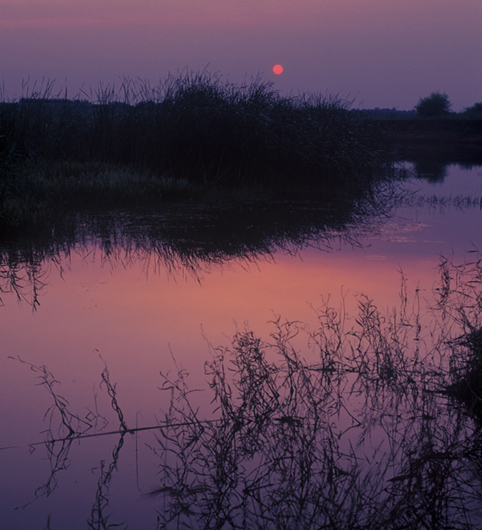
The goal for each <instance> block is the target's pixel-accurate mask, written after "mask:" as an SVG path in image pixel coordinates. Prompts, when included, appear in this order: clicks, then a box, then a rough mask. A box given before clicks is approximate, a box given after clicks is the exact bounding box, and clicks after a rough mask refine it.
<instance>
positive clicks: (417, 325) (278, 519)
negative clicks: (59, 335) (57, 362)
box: [34, 257, 482, 530]
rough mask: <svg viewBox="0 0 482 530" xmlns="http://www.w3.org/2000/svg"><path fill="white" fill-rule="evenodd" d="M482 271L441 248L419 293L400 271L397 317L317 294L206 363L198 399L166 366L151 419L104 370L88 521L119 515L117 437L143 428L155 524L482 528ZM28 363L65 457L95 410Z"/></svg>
mask: <svg viewBox="0 0 482 530" xmlns="http://www.w3.org/2000/svg"><path fill="white" fill-rule="evenodd" d="M481 278H482V258H480V257H476V258H475V259H473V260H471V261H466V262H464V263H459V264H457V263H454V262H452V261H450V260H447V259H443V260H441V263H440V269H439V281H438V283H437V284H436V285H435V286H434V291H433V297H432V299H431V300H429V301H428V302H427V303H426V304H424V303H423V299H422V298H421V296H420V293H419V292H418V291H416V292H415V293H414V295H413V297H411V296H409V294H408V289H407V285H406V281H405V279H404V278H403V277H402V283H401V289H400V304H399V306H398V307H397V309H396V310H395V311H393V312H391V313H386V312H383V311H381V310H380V309H379V308H378V307H377V306H376V305H375V304H374V303H373V301H371V300H370V299H369V298H368V297H366V296H360V297H359V310H358V314H357V315H356V316H355V317H354V318H353V319H349V318H348V316H347V315H346V314H345V313H344V311H343V308H342V307H341V308H336V307H332V306H330V305H328V304H326V305H324V306H322V307H321V308H320V309H319V311H318V324H319V326H318V327H317V329H314V330H313V329H311V330H310V329H308V328H307V327H305V326H304V325H303V324H302V323H299V322H287V321H283V320H281V319H278V320H276V321H274V322H273V323H272V332H271V334H270V336H269V337H266V338H264V339H263V338H261V337H258V336H256V335H255V334H254V333H253V332H252V331H251V330H249V329H245V330H243V331H239V332H238V333H236V335H235V336H234V337H233V340H232V343H231V345H230V346H228V347H216V346H212V350H211V355H210V359H208V360H207V361H206V363H205V375H206V378H207V382H208V387H207V388H206V389H204V390H202V391H203V392H208V393H209V394H210V396H211V397H212V402H211V406H210V407H208V408H199V406H198V403H199V398H198V394H199V392H200V391H201V390H196V389H195V388H192V387H191V386H190V384H189V377H188V374H187V372H186V371H185V370H184V369H182V368H176V370H174V371H173V372H171V373H168V372H165V371H164V372H162V373H161V390H162V391H163V392H165V393H167V395H168V397H169V399H168V406H167V407H166V408H165V409H164V410H162V411H160V412H161V415H162V417H163V420H162V421H159V422H158V424H157V425H152V426H147V425H146V426H136V427H135V428H132V427H128V426H127V424H126V422H125V420H124V417H123V414H122V407H121V404H120V403H121V401H122V396H119V395H118V394H117V392H116V388H115V384H113V383H111V381H110V377H109V371H108V369H107V367H106V366H105V367H104V370H103V372H102V376H101V377H102V381H103V384H104V389H105V394H106V396H108V397H109V398H110V399H111V403H112V411H113V412H114V416H117V419H118V429H117V430H114V431H110V432H105V434H106V435H107V434H108V435H113V434H114V435H116V440H117V442H116V443H115V444H114V449H113V453H112V459H111V462H110V464H108V465H107V464H105V462H103V461H102V462H101V464H100V470H101V476H100V478H99V482H98V488H97V492H96V494H95V499H96V500H95V503H94V507H93V509H92V518H91V520H90V523H89V525H90V527H92V528H98V527H106V528H108V527H109V524H112V525H114V522H113V521H114V516H115V514H113V513H111V512H110V511H109V500H110V495H111V493H110V490H109V486H110V484H111V482H112V481H114V480H115V477H116V473H115V472H116V470H117V466H118V465H120V463H119V454H120V452H121V450H122V447H123V443H124V440H125V437H126V436H131V435H134V434H135V433H136V432H139V431H141V430H145V431H148V432H151V433H152V437H151V440H150V442H149V443H148V444H147V445H146V446H145V447H144V448H143V449H142V450H143V451H148V452H151V453H152V454H154V456H155V458H156V459H157V462H158V466H157V469H156V476H157V479H156V480H157V481H158V486H157V487H155V488H152V489H151V491H149V492H146V495H148V496H149V497H151V498H153V499H155V500H156V504H155V513H156V515H153V518H152V521H153V523H152V528H173V527H176V528H177V527H182V526H189V527H193V528H205V529H207V528H225V527H226V528H246V527H257V528H266V529H271V528H273V529H274V528H293V527H296V528H307V529H308V528H313V527H328V528H347V527H351V528H361V529H367V530H368V529H373V528H375V529H377V528H379V529H382V528H393V529H399V528H405V527H419V528H469V527H475V526H477V524H478V523H480V519H479V515H478V514H479V512H480V507H481V506H482V496H481V493H480V492H481V487H480V486H481V477H482V475H481V470H482V461H481V456H480V455H481V444H482V438H481V429H480V427H481V425H480V418H479V416H478V409H477V408H475V406H472V405H476V404H477V403H478V402H479V401H480V395H481V385H480V380H479V378H478V376H477V374H480V366H481V351H480V340H479V336H480V333H481V331H480V329H481V323H482V304H481V296H480V287H481ZM300 337H302V338H303V342H304V344H305V346H304V347H303V348H300V346H299V344H300V343H299V338H300ZM308 352H312V353H313V352H314V353H315V354H316V358H317V359H316V360H315V361H314V362H313V361H312V360H310V356H309V355H308ZM311 359H312V358H311ZM34 368H35V367H34ZM36 371H37V372H38V373H39V374H40V377H41V379H42V381H43V385H44V387H45V388H46V389H47V390H48V392H49V394H50V395H51V397H52V398H53V403H54V411H55V415H52V416H50V418H49V429H48V432H47V439H46V442H45V445H46V447H48V448H51V449H49V452H50V454H51V455H54V454H56V455H58V454H60V453H62V451H63V450H64V448H65V447H69V448H71V445H70V442H72V441H74V440H76V441H81V440H82V439H85V438H86V437H87V436H91V435H90V434H89V433H87V432H86V431H85V429H84V425H86V424H87V423H88V421H87V420H84V419H83V418H82V417H81V416H79V415H77V414H73V413H67V410H66V407H65V406H64V402H63V400H62V399H61V398H60V396H59V395H58V394H57V393H56V392H55V391H53V392H52V386H51V385H50V384H49V381H51V377H50V375H49V372H48V371H46V370H45V369H41V370H38V369H37V370H36ZM467 389H470V392H471V393H472V397H473V400H472V405H470V404H468V403H467V400H466V396H467ZM72 419H74V420H75V421H74V422H72ZM79 420H80V421H79ZM90 421H91V420H90ZM74 424H75V425H74ZM57 431H58V432H62V431H63V432H64V436H60V437H59V438H58V439H53V436H52V432H57ZM102 433H103V431H102V429H101V430H100V431H99V432H98V433H96V434H95V435H97V436H102ZM93 435H94V434H92V436H93ZM54 447H57V449H58V447H61V451H60V453H58V452H57V453H56V452H54V451H53V448H54ZM72 449H73V447H72ZM57 461H59V460H58V458H57V457H56V459H54V462H57ZM60 461H62V459H60ZM57 468H58V469H57ZM53 469H54V470H55V469H56V470H57V471H59V472H60V471H62V470H63V469H64V466H63V465H60V466H54V468H53ZM49 483H50V482H47V485H49ZM44 490H45V487H44ZM111 517H112V519H111ZM110 520H111V521H112V522H111V523H110V522H109V521H110ZM116 524H119V523H116ZM126 524H127V522H126ZM96 525H97V526H96ZM99 525H100V526H99ZM102 525H104V526H102Z"/></svg>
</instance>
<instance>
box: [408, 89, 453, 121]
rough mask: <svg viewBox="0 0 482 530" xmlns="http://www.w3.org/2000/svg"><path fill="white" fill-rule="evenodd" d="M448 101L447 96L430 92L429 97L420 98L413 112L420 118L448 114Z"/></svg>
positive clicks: (449, 105)
mask: <svg viewBox="0 0 482 530" xmlns="http://www.w3.org/2000/svg"><path fill="white" fill-rule="evenodd" d="M450 107H451V104H450V101H449V98H448V96H447V94H445V93H444V94H441V93H440V92H432V94H430V96H427V97H425V98H421V99H420V100H419V102H418V103H417V105H416V106H415V111H416V112H417V114H418V116H420V117H422V118H436V117H439V116H446V115H447V114H449V113H450Z"/></svg>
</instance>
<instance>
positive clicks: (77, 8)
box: [0, 0, 482, 111]
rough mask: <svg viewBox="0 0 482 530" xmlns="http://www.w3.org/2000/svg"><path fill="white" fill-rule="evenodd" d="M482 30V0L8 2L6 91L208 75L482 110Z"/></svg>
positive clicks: (396, 102)
mask: <svg viewBox="0 0 482 530" xmlns="http://www.w3.org/2000/svg"><path fill="white" fill-rule="evenodd" d="M481 27H482V2H481V1H480V0H458V1H457V2H454V1H453V0H424V2H419V1H416V0H404V1H403V2H401V1H392V0H390V1H387V0H324V1H320V0H299V1H298V2H296V3H295V2H292V1H291V0H245V1H244V2H242V3H234V2H230V1H226V0H205V1H204V2H202V3H200V2H196V1H195V0H176V1H173V0H103V1H102V2H101V3H99V2H98V1H95V0H84V1H83V2H82V3H81V4H80V3H78V2H75V1H74V0H36V1H34V0H15V1H5V0H0V58H1V62H0V64H1V70H0V72H1V73H0V87H3V88H1V92H2V93H3V94H2V95H3V97H4V98H5V97H6V98H8V99H12V98H13V99H14V98H17V97H20V96H21V95H22V83H24V82H25V81H26V80H28V79H30V81H29V83H33V82H35V81H37V82H40V81H41V80H42V79H49V80H50V81H53V80H55V87H56V89H58V90H60V89H61V88H65V87H66V88H67V89H68V96H69V97H75V96H76V95H77V94H79V92H80V90H84V91H87V92H88V91H89V90H90V89H94V90H95V89H96V87H98V86H99V83H102V84H104V85H105V84H112V83H114V84H115V85H116V86H118V85H120V82H121V79H122V78H124V77H127V78H132V79H138V78H139V79H142V80H148V81H150V82H151V83H157V81H158V80H159V79H161V80H162V79H165V78H166V77H167V76H168V74H169V73H171V74H174V75H176V74H177V73H178V72H183V71H184V72H186V71H194V72H197V71H201V70H207V71H209V72H211V73H216V74H218V75H220V76H222V77H223V78H224V79H227V80H229V81H232V82H234V83H241V82H244V81H246V80H248V81H249V79H251V78H252V77H256V76H257V75H259V74H261V75H262V78H263V79H264V80H267V81H272V82H273V83H274V88H275V89H277V90H279V91H280V92H281V93H282V94H283V95H288V94H298V93H305V92H308V93H319V94H322V95H337V96H339V97H341V98H343V99H347V100H350V101H353V106H354V107H361V108H374V107H381V108H383V107H388V108H392V107H396V108H398V109H400V110H409V109H412V108H413V107H414V106H415V105H416V104H417V102H418V100H419V99H420V98H421V97H424V96H427V95H428V94H430V93H431V92H435V91H438V92H445V93H446V94H447V95H448V96H449V98H450V101H451V103H452V107H453V109H454V110H457V111H459V110H462V109H463V108H466V107H468V106H471V105H473V104H474V103H475V102H478V101H482V68H481V59H480V57H482V39H481V38H480V28H481ZM276 64H280V65H282V67H283V69H284V70H283V73H282V74H281V75H276V74H274V72H273V70H272V68H273V66H274V65H276Z"/></svg>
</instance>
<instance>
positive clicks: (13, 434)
mask: <svg viewBox="0 0 482 530" xmlns="http://www.w3.org/2000/svg"><path fill="white" fill-rule="evenodd" d="M407 167H408V168H409V169H410V170H411V169H413V166H410V165H407ZM441 179H442V180H441ZM404 187H405V189H406V190H409V191H410V192H411V193H410V194H407V195H406V196H405V197H404V199H403V200H401V201H400V203H399V204H398V205H397V207H396V208H395V209H394V210H392V211H391V213H390V215H389V216H387V217H382V218H378V219H375V220H373V219H372V220H370V221H369V222H366V223H364V224H362V225H361V226H360V225H358V226H354V227H353V228H352V234H353V237H350V238H348V240H347V238H346V237H344V233H343V232H342V233H341V236H342V237H337V236H338V234H337V231H336V230H333V231H332V234H331V236H330V238H329V239H327V240H324V241H323V242H322V243H321V244H320V243H315V241H314V240H311V241H310V244H309V245H302V244H301V243H300V242H299V241H298V242H297V243H296V244H295V243H291V244H286V245H283V244H280V243H279V242H278V243H277V245H274V246H272V247H271V248H266V247H265V248H261V249H260V248H259V247H258V251H257V253H256V254H253V253H250V252H246V253H245V255H244V256H243V257H236V253H235V252H233V253H232V255H231V256H230V255H229V254H224V255H221V254H219V253H218V254H217V255H215V257H213V256H214V254H209V253H207V252H206V251H205V249H202V248H201V246H200V244H199V248H198V250H199V254H198V256H197V258H196V259H187V258H186V257H185V256H184V258H182V259H179V258H178V257H176V256H173V255H166V252H165V251H163V252H160V251H159V249H157V250H156V248H154V247H153V246H152V245H144V246H143V245H142V244H137V246H132V244H131V245H130V246H129V245H127V246H126V245H125V244H124V246H123V247H122V245H121V246H120V247H119V246H116V245H115V244H113V245H106V244H105V241H106V239H105V238H104V244H102V243H99V240H98V239H96V238H93V239H90V240H89V238H87V239H84V240H83V241H82V242H79V243H78V244H76V245H70V246H69V247H68V248H65V247H64V249H63V251H60V252H57V253H53V254H51V255H50V257H48V256H47V257H45V259H44V260H43V261H42V262H41V263H40V264H39V267H37V269H38V270H37V273H36V274H37V276H36V278H37V283H36V286H37V288H38V292H36V293H35V292H33V290H32V288H33V285H34V283H32V282H31V281H29V279H28V278H27V276H26V274H25V271H24V270H23V269H21V268H20V270H19V276H20V277H22V278H23V280H22V283H21V285H20V289H19V291H17V293H16V292H3V293H2V294H1V296H2V301H3V307H1V308H0V311H1V319H0V334H1V337H2V339H1V358H0V363H1V367H0V393H1V403H2V406H1V410H0V421H1V424H2V426H3V429H2V431H1V434H0V448H1V450H0V459H1V462H2V464H1V469H2V478H1V479H0V480H2V492H3V493H2V498H1V500H0V520H2V521H3V523H2V524H4V525H5V526H4V527H5V528H16V529H20V528H24V529H34V528H51V529H57V528H60V529H61V528H67V527H68V528H72V529H74V528H86V527H88V522H89V521H90V525H91V527H94V528H97V527H99V528H100V527H103V526H101V523H100V522H99V515H98V511H96V510H97V509H98V508H99V506H101V507H102V508H103V512H102V513H103V517H106V516H107V515H108V514H111V518H110V519H108V520H107V521H106V520H104V521H103V523H104V525H105V526H104V527H108V524H109V523H110V524H113V523H121V522H124V521H125V523H126V524H127V523H128V524H129V525H130V526H129V527H130V528H131V527H132V528H146V529H147V528H149V529H150V528H156V527H157V526H156V525H157V522H156V520H157V510H161V511H162V509H163V506H165V503H166V500H162V499H160V498H159V497H151V496H149V495H148V493H149V492H151V491H152V490H154V489H156V488H159V486H160V478H159V474H158V467H159V461H160V458H161V457H160V456H159V455H158V454H156V453H155V452H154V451H153V450H151V449H149V448H148V447H146V444H148V446H149V447H151V448H152V447H154V448H155V447H156V444H158V442H157V439H156V436H159V431H156V430H153V431H149V430H146V431H138V432H136V433H135V434H127V435H125V436H124V437H122V438H121V440H122V443H123V445H122V447H121V448H119V447H118V445H119V442H120V436H119V434H118V433H117V434H112V435H109V436H103V437H93V438H86V439H82V440H75V441H73V442H71V443H70V444H67V445H66V446H65V447H63V449H64V451H62V450H61V448H62V446H61V444H60V443H56V444H55V445H54V446H53V454H50V455H49V453H48V451H47V449H48V447H49V446H45V444H43V443H42V442H44V440H45V436H46V433H45V431H46V430H48V429H49V428H50V436H52V437H54V438H58V437H62V436H66V435H67V434H68V432H67V431H66V429H65V426H64V427H62V425H61V419H60V416H59V414H58V412H59V407H57V408H55V407H54V408H52V404H53V399H52V395H51V394H50V393H49V392H48V388H47V386H46V384H43V385H42V384H40V383H41V382H42V381H50V379H48V377H49V376H48V374H47V375H45V374H46V372H43V373H42V372H39V371H38V368H39V367H41V366H45V367H46V370H48V371H49V372H51V373H52V374H53V375H52V377H54V378H55V380H56V381H58V383H53V387H52V388H53V391H54V393H55V395H56V396H62V397H63V398H65V400H67V401H68V404H67V401H66V402H65V403H64V402H62V403H63V404H61V406H60V408H62V407H63V406H65V407H66V410H67V412H68V414H73V415H75V417H77V418H81V419H82V420H85V421H87V422H89V423H90V425H91V427H90V428H89V429H87V425H86V424H85V423H80V424H79V423H78V422H76V421H75V420H74V421H73V424H72V425H73V427H74V429H75V430H80V431H82V432H84V431H85V434H92V433H94V432H100V431H102V430H103V431H104V432H106V431H119V418H118V416H117V414H116V412H115V410H114V408H115V407H114V408H113V406H112V404H111V398H110V397H109V395H108V388H107V385H106V383H105V382H104V383H101V381H102V379H101V374H102V372H103V370H104V368H105V366H107V368H108V371H109V378H110V381H111V383H112V384H113V385H116V387H115V388H116V399H117V400H118V405H119V406H120V408H121V409H122V412H123V415H124V420H125V422H126V424H127V426H128V427H129V428H131V429H133V428H134V427H150V426H156V425H158V424H159V422H162V421H163V418H164V415H165V414H166V412H167V411H168V409H169V403H170V401H169V400H170V396H169V394H168V393H166V392H162V391H161V390H160V389H159V387H160V386H162V383H163V380H162V377H161V376H160V373H159V372H160V371H162V372H163V373H167V372H168V371H171V374H176V372H177V370H178V369H179V368H183V369H185V370H186V371H187V372H189V379H188V380H189V386H190V387H191V388H205V387H206V379H207V377H206V376H205V375H204V364H205V361H206V360H208V361H209V360H212V358H213V355H214V354H215V351H214V349H213V348H216V347H217V346H223V345H224V346H226V345H229V344H230V342H231V339H232V336H233V334H234V333H235V332H236V331H237V330H244V329H249V330H253V331H254V333H255V334H256V335H257V336H261V337H263V338H266V339H268V338H269V334H270V333H271V332H273V330H274V329H275V328H274V326H273V324H272V323H271V322H272V321H273V320H276V319H277V318H279V317H280V318H281V321H285V320H288V321H300V322H303V323H305V324H307V325H308V326H310V329H316V326H317V313H316V310H317V309H319V308H321V307H323V304H324V302H326V301H327V300H329V303H330V304H331V305H333V306H335V307H337V308H339V307H340V304H341V302H342V301H344V304H345V308H346V311H347V315H348V318H353V317H350V315H352V314H353V311H354V310H355V308H356V305H357V303H358V300H360V298H359V296H360V294H361V293H364V294H366V295H368V296H369V297H370V298H371V299H373V300H374V302H375V303H376V304H377V306H378V307H379V308H381V309H382V310H383V311H386V312H387V313H390V312H391V311H393V310H394V308H397V307H398V306H399V304H400V289H401V280H402V275H403V277H404V278H405V279H406V282H407V284H406V285H407V289H408V295H409V297H411V298H412V297H413V296H414V295H415V293H419V295H420V296H421V297H422V298H427V299H429V298H430V297H431V296H432V289H433V288H434V285H435V284H436V282H437V281H438V279H439V269H438V267H439V264H440V262H441V260H442V256H445V257H451V259H453V260H454V262H459V261H464V260H467V259H470V258H471V257H472V256H474V255H475V254H474V253H473V252H474V251H478V250H480V249H481V248H482V235H481V234H482V233H481V231H480V227H481V226H482V222H481V221H482V211H481V208H480V201H481V198H482V167H480V166H472V167H461V166H459V165H456V164H453V165H450V166H448V167H447V168H446V171H445V173H442V174H441V175H440V174H439V175H438V180H436V179H432V180H428V179H427V178H412V179H411V180H410V181H409V182H406V183H405V184H404ZM179 246H182V243H181V244H179ZM126 247H128V248H126ZM191 248H192V247H191ZM203 257H204V259H203ZM8 270H9V269H8V267H6V266H5V268H4V273H5V271H8ZM5 286H7V284H6V283H5ZM18 294H20V295H21V296H22V297H24V299H23V300H22V301H19V300H18V296H17V295H18ZM33 301H34V302H35V304H38V305H35V304H34V305H35V307H36V309H35V310H33V309H32V302H33ZM296 340H298V339H295V341H296ZM302 343H303V341H302V340H301V341H300V343H299V344H300V348H301V347H302V346H301V344H302ZM315 350H316V349H311V350H310V348H306V349H305V350H303V356H304V357H306V359H307V361H308V362H310V363H311V362H316V361H317V353H316V351H315ZM12 358H13V359H12ZM42 375H44V376H45V377H47V379H46V380H42V379H39V377H41V376H42ZM211 397H212V396H211V395H209V394H207V393H206V392H205V393H199V394H196V395H195V397H194V398H193V399H194V402H195V404H196V406H199V407H201V409H202V410H206V411H208V412H206V418H207V419H209V418H210V417H212V414H211V410H212V407H210V405H209V403H210V401H211ZM68 417H69V421H70V420H72V416H68ZM47 435H48V433H47ZM375 437H376V436H375ZM35 443H39V444H38V445H35ZM50 447H52V446H50ZM157 447H158V445H157ZM117 449H119V452H118V455H116V450H117ZM113 454H114V455H115V456H113ZM49 456H50V458H49ZM117 456H118V461H117ZM113 462H115V463H116V464H117V466H116V467H113V468H112V469H111V472H112V474H111V475H109V473H108V470H109V465H111V464H112V463H113ZM106 473H107V474H106ZM102 479H104V482H102ZM161 484H162V482H161ZM104 495H105V497H104ZM106 498H107V499H108V505H107V504H105V499H106ZM163 503H164V504H163ZM96 507H97V508H96ZM96 525H97V526H96Z"/></svg>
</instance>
